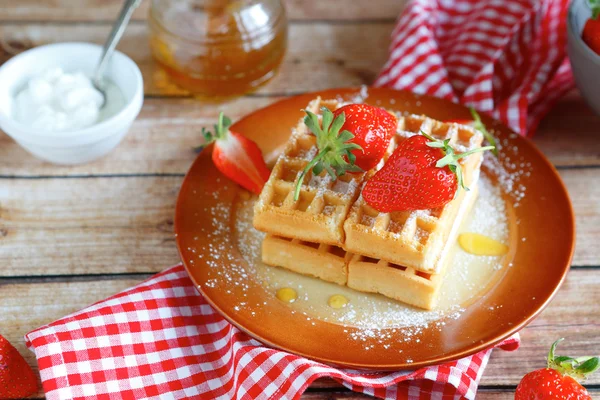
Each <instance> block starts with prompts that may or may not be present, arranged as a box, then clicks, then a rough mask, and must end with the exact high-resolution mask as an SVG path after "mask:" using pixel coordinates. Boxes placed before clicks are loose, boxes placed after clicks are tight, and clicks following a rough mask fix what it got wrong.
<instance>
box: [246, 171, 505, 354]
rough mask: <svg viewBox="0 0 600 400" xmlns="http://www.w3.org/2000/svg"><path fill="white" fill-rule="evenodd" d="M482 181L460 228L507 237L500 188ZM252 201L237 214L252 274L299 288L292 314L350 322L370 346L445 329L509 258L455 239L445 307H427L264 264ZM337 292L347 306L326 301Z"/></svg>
mask: <svg viewBox="0 0 600 400" xmlns="http://www.w3.org/2000/svg"><path fill="white" fill-rule="evenodd" d="M479 185H480V194H479V198H478V200H477V201H476V204H475V206H474V207H473V211H472V213H471V216H470V217H469V218H467V220H466V221H465V223H464V224H463V227H462V228H461V231H469V232H477V233H482V234H485V235H488V236H490V237H492V238H494V239H496V240H501V241H504V242H506V241H507V236H508V221H507V217H506V207H505V205H504V201H503V199H502V197H501V191H500V189H499V188H497V187H495V186H494V185H493V184H492V182H491V181H490V179H488V178H487V177H485V176H482V177H481V179H480V181H479ZM253 202H254V200H253V199H249V200H244V201H242V202H240V203H238V204H237V206H236V215H235V220H236V227H235V228H236V231H237V232H236V241H237V246H238V248H239V250H240V252H241V254H242V256H243V257H244V259H245V261H247V262H248V264H249V265H252V266H253V273H254V275H253V276H252V278H254V279H257V280H258V281H259V282H261V284H262V285H263V287H265V289H266V292H267V295H273V296H274V295H275V292H276V290H277V289H278V288H281V287H291V288H294V289H295V290H296V291H297V292H298V299H297V300H296V301H295V302H294V303H293V304H290V312H291V313H301V314H302V315H305V316H306V317H307V319H309V320H310V321H311V322H313V323H314V322H315V321H316V320H321V321H327V322H330V323H335V324H340V325H345V326H348V327H349V329H348V335H349V337H351V338H352V339H353V340H357V341H360V342H364V343H365V346H374V343H377V345H378V346H383V347H386V346H390V344H391V343H392V342H393V341H398V340H402V341H407V342H409V341H415V342H418V341H419V340H420V335H421V333H422V332H423V330H424V329H425V328H430V327H434V328H436V329H442V328H443V327H444V325H445V324H446V321H448V320H449V319H458V318H460V317H461V315H462V313H463V312H464V307H463V304H464V303H465V302H468V300H469V299H471V298H473V297H474V296H476V295H477V294H478V293H479V292H480V290H481V288H485V287H486V286H487V285H488V283H489V282H491V281H492V280H493V279H494V277H495V276H497V274H498V273H499V272H498V270H499V269H501V268H502V266H503V265H504V261H505V260H503V259H501V257H477V256H472V255H470V254H467V253H465V252H464V251H462V250H461V249H460V248H459V246H458V245H456V244H455V245H454V246H453V248H452V250H451V252H452V253H453V257H454V261H453V262H452V265H451V267H450V270H449V272H448V274H447V277H446V281H445V282H444V286H443V287H442V290H441V294H440V302H439V304H440V306H439V308H438V309H436V310H434V311H425V310H421V309H418V308H415V307H411V306H408V305H405V304H402V303H399V302H395V301H393V300H390V299H388V298H385V297H383V296H380V295H374V294H366V293H361V292H356V291H354V290H351V289H349V288H347V287H342V286H339V285H336V284H332V283H328V282H323V281H320V280H318V279H315V278H311V277H307V276H303V275H299V274H296V273H293V272H290V271H287V270H284V269H281V268H276V267H270V266H267V265H265V264H263V263H262V262H261V261H260V247H261V243H262V240H263V238H264V234H263V233H261V232H258V231H256V230H255V229H254V228H253V227H252V223H251V220H252V212H253ZM333 294H341V295H343V296H345V297H346V298H348V299H349V303H348V304H347V306H346V307H344V308H342V309H332V308H331V307H329V306H328V305H327V300H328V298H329V296H331V295H333ZM350 327H353V329H350ZM400 333H401V334H400ZM374 339H376V340H374Z"/></svg>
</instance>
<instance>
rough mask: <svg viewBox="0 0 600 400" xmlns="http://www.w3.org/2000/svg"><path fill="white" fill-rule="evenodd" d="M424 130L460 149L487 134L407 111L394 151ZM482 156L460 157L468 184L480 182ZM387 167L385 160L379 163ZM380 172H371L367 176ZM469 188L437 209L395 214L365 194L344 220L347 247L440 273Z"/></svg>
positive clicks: (400, 121) (401, 119)
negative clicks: (367, 199) (376, 206)
mask: <svg viewBox="0 0 600 400" xmlns="http://www.w3.org/2000/svg"><path fill="white" fill-rule="evenodd" d="M421 130H423V131H424V132H426V133H428V134H430V135H431V136H433V137H434V138H436V139H438V140H445V139H450V142H449V143H450V145H451V146H452V147H453V149H454V150H455V152H456V153H463V152H466V151H468V150H472V149H475V148H478V147H481V143H482V141H483V136H482V135H481V133H479V132H478V131H476V130H474V129H472V128H470V127H468V126H463V125H458V124H454V123H453V124H448V123H443V122H439V121H436V120H433V119H431V118H427V117H424V116H416V115H407V116H399V118H398V133H397V135H396V136H395V138H394V140H393V141H392V147H393V148H392V149H391V150H392V152H393V150H394V149H395V148H396V147H397V146H398V144H400V143H401V142H402V141H403V140H406V139H407V138H409V137H410V136H413V135H416V134H419V132H420V131H421ZM388 154H391V153H390V152H388ZM386 157H387V156H386ZM482 159H483V157H482V153H475V154H472V155H470V156H468V157H465V158H463V159H461V160H460V161H459V162H460V164H461V166H462V170H463V176H464V182H465V185H466V186H467V187H469V186H476V181H477V178H478V176H479V167H480V165H481V161H482ZM381 166H383V162H382V163H380V164H379V166H378V167H377V168H381ZM377 168H376V169H377ZM374 173H375V171H369V172H368V176H367V177H369V176H371V175H372V174H374ZM471 189H473V188H471ZM466 193H467V191H466V190H462V189H459V190H458V191H457V193H456V197H455V198H454V199H453V200H452V201H450V202H449V203H447V204H446V205H444V206H443V207H440V208H437V209H430V210H416V211H402V212H392V213H381V212H379V211H377V210H375V209H374V208H373V207H371V206H369V205H368V204H367V203H366V202H365V201H364V200H363V198H362V196H360V197H359V198H358V199H357V200H356V202H355V203H354V204H353V206H352V208H351V210H350V212H349V214H348V217H347V219H346V221H345V222H344V232H345V242H344V248H345V249H346V250H347V251H349V252H352V253H356V254H361V255H364V256H367V257H371V258H375V259H382V260H386V261H389V262H390V263H393V264H397V265H402V266H406V267H410V268H414V269H416V270H419V271H423V272H425V273H429V274H432V273H439V272H440V271H439V268H440V263H439V262H438V261H439V258H440V253H441V251H442V249H443V247H444V244H445V243H446V242H447V241H448V235H449V233H450V230H451V229H452V226H453V225H454V224H455V223H460V222H461V221H460V220H459V219H457V218H456V216H457V213H458V210H459V208H460V205H461V203H462V202H463V201H464V198H465V194H466Z"/></svg>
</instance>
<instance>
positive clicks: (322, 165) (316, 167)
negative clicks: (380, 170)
mask: <svg viewBox="0 0 600 400" xmlns="http://www.w3.org/2000/svg"><path fill="white" fill-rule="evenodd" d="M305 112H306V117H304V124H305V125H306V126H307V127H308V128H309V129H310V131H311V132H312V134H313V135H315V136H316V138H317V148H318V149H319V153H318V154H317V155H316V156H315V157H314V158H313V159H312V160H311V161H310V162H309V163H308V164H307V165H306V167H304V169H303V170H302V172H301V173H300V175H298V179H297V180H296V182H295V183H294V201H298V197H299V196H300V188H301V186H302V182H303V180H304V177H305V176H306V174H307V173H308V171H310V170H311V169H312V172H313V174H315V175H319V174H320V173H321V172H322V171H323V170H325V171H327V173H328V174H329V175H331V177H332V178H333V179H336V178H337V177H338V176H342V175H344V174H345V173H346V172H363V170H362V169H360V168H359V167H358V166H357V165H355V164H354V161H355V160H356V157H355V156H354V154H352V151H353V150H362V147H360V146H359V145H358V144H356V143H352V139H353V138H354V135H353V134H352V133H351V132H349V131H347V130H343V131H341V132H340V129H342V126H343V125H344V123H345V122H346V116H345V114H344V113H341V114H340V115H338V116H337V117H336V118H335V119H334V118H333V113H332V112H331V110H329V109H328V108H327V107H322V108H321V113H322V115H323V118H322V124H319V117H318V116H317V115H316V114H314V113H312V112H310V111H308V110H305Z"/></svg>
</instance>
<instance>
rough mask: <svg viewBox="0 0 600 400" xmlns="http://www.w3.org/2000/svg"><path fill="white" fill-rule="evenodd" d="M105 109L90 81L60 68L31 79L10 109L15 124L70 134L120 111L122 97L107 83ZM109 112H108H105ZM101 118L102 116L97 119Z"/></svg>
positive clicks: (101, 98)
mask: <svg viewBox="0 0 600 400" xmlns="http://www.w3.org/2000/svg"><path fill="white" fill-rule="evenodd" d="M107 86H108V87H109V88H110V89H111V90H110V92H111V96H109V95H108V90H107V101H106V108H103V107H102V105H103V104H102V103H103V102H104V99H103V96H102V93H100V92H99V91H98V90H97V89H96V88H95V87H94V85H93V84H92V80H91V79H90V78H89V77H87V76H86V75H85V74H84V73H83V72H81V71H77V72H75V73H66V72H64V71H63V70H62V68H60V67H55V68H52V69H50V70H48V71H45V72H43V73H42V74H41V75H39V76H35V77H33V78H32V79H31V80H29V82H27V84H26V85H25V87H24V88H23V89H22V90H21V91H20V92H18V93H17V95H16V97H15V99H14V101H15V105H14V107H13V117H14V119H15V120H16V121H18V122H20V123H22V124H24V125H28V126H31V127H32V128H35V129H38V130H40V131H42V132H62V131H74V130H77V129H83V128H87V127H89V126H92V125H94V124H96V123H97V122H98V121H99V120H101V119H106V118H107V117H110V116H112V115H114V114H115V113H116V111H118V110H119V109H120V108H122V107H123V104H124V100H123V95H122V94H121V92H120V91H119V88H118V87H116V86H115V85H114V83H112V82H110V83H108V84H107ZM108 109H110V110H108ZM101 114H104V115H102V116H101Z"/></svg>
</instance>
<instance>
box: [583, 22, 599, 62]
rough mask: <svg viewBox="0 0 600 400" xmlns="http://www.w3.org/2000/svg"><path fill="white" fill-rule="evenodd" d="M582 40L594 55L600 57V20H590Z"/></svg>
mask: <svg viewBox="0 0 600 400" xmlns="http://www.w3.org/2000/svg"><path fill="white" fill-rule="evenodd" d="M581 38H582V39H583V41H584V42H585V43H586V44H587V45H588V46H589V47H590V49H592V50H593V51H594V53H596V54H598V55H600V19H598V18H596V19H594V18H590V19H588V20H587V22H586V23H585V26H584V27H583V32H582V33H581Z"/></svg>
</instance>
